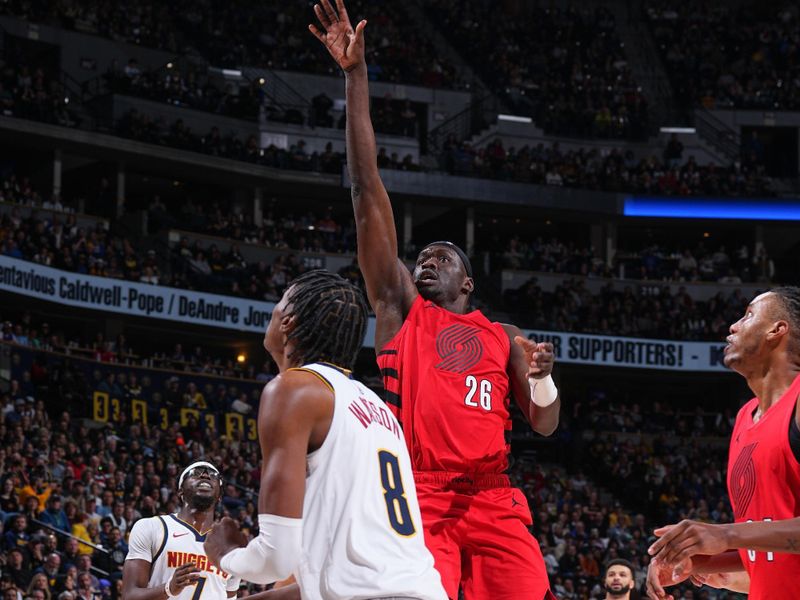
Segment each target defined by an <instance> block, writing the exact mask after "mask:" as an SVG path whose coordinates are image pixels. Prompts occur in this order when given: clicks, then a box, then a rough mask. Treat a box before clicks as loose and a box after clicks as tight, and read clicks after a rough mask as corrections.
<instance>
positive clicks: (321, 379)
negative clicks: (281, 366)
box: [286, 367, 335, 392]
mask: <svg viewBox="0 0 800 600" xmlns="http://www.w3.org/2000/svg"><path fill="white" fill-rule="evenodd" d="M286 370H287V371H303V372H305V373H311V374H312V375H316V376H317V378H318V379H319V380H320V381H321V382H322V383H324V384H325V385H327V386H328V388H330V390H331V391H332V392H335V390H334V389H333V385H331V382H330V381H328V380H327V379H325V377H324V376H323V375H322V374H321V373H317V372H316V371H315V370H314V369H306V368H305V367H292V368H291V369H286Z"/></svg>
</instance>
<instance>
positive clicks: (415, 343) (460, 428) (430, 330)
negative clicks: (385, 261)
mask: <svg viewBox="0 0 800 600" xmlns="http://www.w3.org/2000/svg"><path fill="white" fill-rule="evenodd" d="M510 352H511V345H510V341H509V339H508V334H507V333H506V332H505V330H504V329H503V326H502V325H500V324H499V323H493V322H491V321H489V320H488V319H487V318H486V317H485V316H484V315H483V314H482V313H480V312H479V311H477V310H476V311H473V312H471V313H468V314H465V315H460V314H456V313H453V312H450V311H448V310H445V309H444V308H441V307H439V306H437V305H436V304H434V303H433V302H429V301H427V300H424V299H423V298H422V296H418V297H417V299H416V300H415V301H414V304H413V305H412V306H411V310H410V311H409V313H408V316H407V317H406V320H405V322H404V323H403V326H402V327H401V328H400V331H398V332H397V334H396V335H395V336H394V338H392V340H391V341H389V343H388V344H386V346H384V347H383V348H382V349H381V350H380V351H379V352H378V366H379V367H380V369H381V374H382V375H383V381H384V388H385V389H386V401H387V403H388V404H389V405H390V406H391V407H392V411H393V412H394V414H395V415H396V416H397V417H398V419H399V420H400V423H401V424H402V426H403V431H404V432H405V437H406V442H407V444H408V448H409V450H410V452H411V461H412V465H413V468H414V470H415V471H449V472H456V473H481V474H501V473H503V472H505V471H506V469H507V468H508V453H509V450H510V447H509V443H508V441H507V439H506V436H507V435H509V434H510V433H511V419H510V415H509V379H508V374H507V372H506V367H507V365H508V358H509V353H510Z"/></svg>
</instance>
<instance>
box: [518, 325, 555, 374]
mask: <svg viewBox="0 0 800 600" xmlns="http://www.w3.org/2000/svg"><path fill="white" fill-rule="evenodd" d="M514 343H515V344H516V345H517V346H519V347H520V348H522V351H523V352H525V362H526V363H527V365H528V379H544V378H545V377H547V376H548V375H550V374H551V373H552V372H553V363H554V362H555V355H554V354H553V344H551V343H549V342H539V343H537V342H534V341H533V340H529V339H527V338H524V337H522V336H520V335H518V336H516V337H515V338H514Z"/></svg>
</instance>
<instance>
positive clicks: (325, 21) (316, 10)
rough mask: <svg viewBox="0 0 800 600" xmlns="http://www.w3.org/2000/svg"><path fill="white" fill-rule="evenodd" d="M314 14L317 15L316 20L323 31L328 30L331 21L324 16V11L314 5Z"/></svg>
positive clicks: (317, 5)
mask: <svg viewBox="0 0 800 600" xmlns="http://www.w3.org/2000/svg"><path fill="white" fill-rule="evenodd" d="M314 14H315V15H317V19H319V22H320V24H321V25H322V26H323V27H324V28H325V29H328V28H330V26H331V20H330V19H329V18H328V15H326V14H325V11H324V10H322V7H321V6H320V5H319V4H315V5H314Z"/></svg>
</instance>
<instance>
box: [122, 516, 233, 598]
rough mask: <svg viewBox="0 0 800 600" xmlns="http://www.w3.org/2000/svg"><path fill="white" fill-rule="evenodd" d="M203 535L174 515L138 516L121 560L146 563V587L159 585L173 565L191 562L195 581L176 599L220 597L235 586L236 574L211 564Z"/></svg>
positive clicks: (226, 595)
mask: <svg viewBox="0 0 800 600" xmlns="http://www.w3.org/2000/svg"><path fill="white" fill-rule="evenodd" d="M205 539H206V536H205V534H204V533H200V532H199V531H197V530H196V529H195V528H194V527H192V526H191V525H190V524H189V523H187V522H186V521H182V520H181V519H180V518H178V516H177V515H174V514H173V515H162V516H158V517H149V518H146V519H139V520H138V521H136V523H135V524H134V526H133V529H131V535H130V538H129V539H128V555H127V556H126V557H125V560H132V559H139V560H144V561H147V562H149V563H150V582H149V585H148V587H158V586H161V587H162V588H163V586H164V584H165V583H166V582H167V581H169V579H170V577H172V574H173V573H174V572H175V569H177V568H178V567H180V566H181V565H184V564H186V563H189V562H193V563H194V564H195V565H196V566H197V568H198V569H199V570H200V578H199V579H198V580H197V584H195V585H190V586H187V587H185V588H183V591H182V592H181V593H180V594H178V595H177V596H175V598H177V599H178V600H224V599H225V598H227V597H228V593H229V592H230V593H232V594H235V592H236V591H237V590H238V589H239V578H238V577H232V576H230V575H229V574H228V573H225V572H224V571H221V570H220V569H218V568H217V567H215V566H214V565H212V564H211V563H210V562H209V560H208V557H207V556H206V552H205V550H204V549H203V542H204V541H205Z"/></svg>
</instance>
